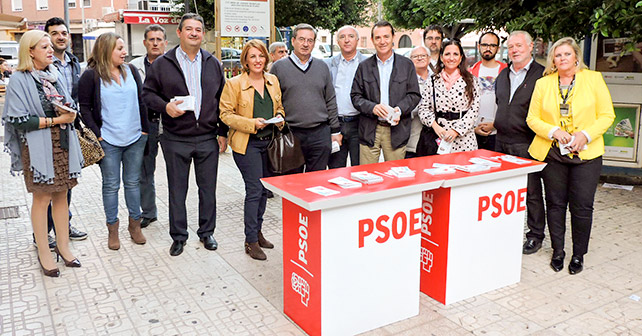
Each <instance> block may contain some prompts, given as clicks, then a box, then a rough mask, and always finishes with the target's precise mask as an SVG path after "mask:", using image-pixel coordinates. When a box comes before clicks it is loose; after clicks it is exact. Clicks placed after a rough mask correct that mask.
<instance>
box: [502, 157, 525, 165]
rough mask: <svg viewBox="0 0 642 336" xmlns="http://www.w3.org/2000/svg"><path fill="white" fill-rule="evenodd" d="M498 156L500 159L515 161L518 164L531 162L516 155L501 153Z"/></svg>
mask: <svg viewBox="0 0 642 336" xmlns="http://www.w3.org/2000/svg"><path fill="white" fill-rule="evenodd" d="M499 158H500V159H502V160H503V161H506V162H510V163H515V164H518V165H523V164H528V163H531V162H530V161H529V160H525V159H522V158H518V157H517V156H513V155H502V156H500V157H499Z"/></svg>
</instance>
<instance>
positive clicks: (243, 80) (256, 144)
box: [219, 40, 284, 260]
mask: <svg viewBox="0 0 642 336" xmlns="http://www.w3.org/2000/svg"><path fill="white" fill-rule="evenodd" d="M269 62H270V56H269V55H268V51H267V48H266V47H265V44H263V42H261V41H260V40H251V41H249V42H248V43H247V44H245V46H244V47H243V51H242V52H241V65H242V66H243V69H244V71H243V72H242V73H241V75H239V76H236V77H234V78H232V79H230V80H228V81H227V83H225V87H224V88H223V93H222V94H221V102H220V104H219V107H220V111H221V112H220V115H221V120H223V122H224V123H225V124H227V125H228V126H229V127H230V132H229V137H228V139H229V143H230V147H231V148H232V151H233V156H234V162H236V165H237V167H238V168H239V170H240V171H241V175H243V181H244V182H245V206H244V222H245V252H246V253H247V254H249V255H250V257H252V258H253V259H257V260H265V259H267V256H266V255H265V252H263V250H262V249H261V248H274V245H273V244H272V243H270V242H269V241H267V240H266V239H265V237H263V234H262V233H261V227H262V225H263V213H264V212H265V205H266V202H267V189H265V188H264V187H263V185H262V184H261V181H260V179H261V178H262V177H266V176H269V171H268V157H267V146H268V144H269V142H270V140H271V139H272V128H273V127H274V126H273V125H272V124H266V123H265V121H266V120H267V119H270V118H272V117H274V116H276V115H277V114H281V115H284V112H283V105H282V104H281V87H280V86H279V81H278V79H277V78H276V76H274V75H271V74H268V73H266V72H265V69H266V66H267V65H268V63H269ZM276 125H277V126H278V127H283V122H281V123H278V124H276Z"/></svg>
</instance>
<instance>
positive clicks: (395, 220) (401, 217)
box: [392, 212, 408, 239]
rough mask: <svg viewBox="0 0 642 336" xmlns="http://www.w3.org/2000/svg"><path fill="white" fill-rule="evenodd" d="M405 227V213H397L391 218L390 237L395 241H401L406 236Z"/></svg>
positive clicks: (406, 222) (406, 219)
mask: <svg viewBox="0 0 642 336" xmlns="http://www.w3.org/2000/svg"><path fill="white" fill-rule="evenodd" d="M400 221H401V232H399V222H400ZM406 226H408V218H407V217H406V213H405V212H397V213H396V214H395V216H394V217H392V236H393V237H394V238H395V239H401V238H402V237H403V236H404V235H405V234H406Z"/></svg>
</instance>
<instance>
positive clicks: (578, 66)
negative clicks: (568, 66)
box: [544, 37, 587, 76]
mask: <svg viewBox="0 0 642 336" xmlns="http://www.w3.org/2000/svg"><path fill="white" fill-rule="evenodd" d="M561 45H567V46H570V47H571V48H572V49H573V51H574V52H575V59H576V60H577V62H576V63H575V71H576V72H577V71H580V70H582V69H586V68H587V67H586V64H584V61H582V51H581V50H580V46H579V45H577V42H575V40H574V39H573V38H572V37H562V38H561V39H559V40H557V41H555V43H553V46H552V47H551V48H550V49H549V50H548V56H547V57H546V69H544V76H546V75H550V74H552V73H555V72H557V67H555V62H554V60H555V49H557V47H559V46H561Z"/></svg>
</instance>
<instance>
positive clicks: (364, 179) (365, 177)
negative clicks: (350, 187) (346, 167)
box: [350, 171, 383, 184]
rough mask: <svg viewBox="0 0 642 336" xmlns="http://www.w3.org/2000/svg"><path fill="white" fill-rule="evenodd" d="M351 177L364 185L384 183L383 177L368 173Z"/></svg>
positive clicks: (360, 173)
mask: <svg viewBox="0 0 642 336" xmlns="http://www.w3.org/2000/svg"><path fill="white" fill-rule="evenodd" d="M350 177H351V178H352V179H354V180H357V181H359V182H361V183H364V184H374V183H381V182H383V177H381V176H379V175H375V174H372V173H369V172H367V171H360V172H354V173H351V174H350Z"/></svg>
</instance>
